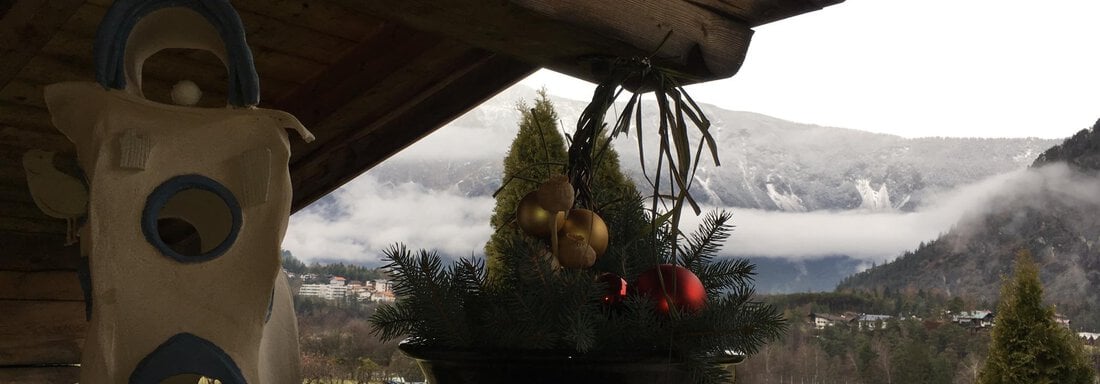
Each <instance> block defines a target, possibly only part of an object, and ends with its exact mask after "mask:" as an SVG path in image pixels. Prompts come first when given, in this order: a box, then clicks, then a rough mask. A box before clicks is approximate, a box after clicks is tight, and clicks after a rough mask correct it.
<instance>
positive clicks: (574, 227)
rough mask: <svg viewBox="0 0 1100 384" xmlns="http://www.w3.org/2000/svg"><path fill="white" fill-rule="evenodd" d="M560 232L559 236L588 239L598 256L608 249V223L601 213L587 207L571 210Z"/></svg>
mask: <svg viewBox="0 0 1100 384" xmlns="http://www.w3.org/2000/svg"><path fill="white" fill-rule="evenodd" d="M558 233H559V236H565V235H576V236H581V237H583V238H585V239H588V245H590V246H591V247H592V249H594V250H595V251H596V256H602V255H603V253H604V252H606V251H607V242H608V239H609V235H608V233H607V224H604V222H603V219H601V218H600V215H597V214H596V213H595V212H592V211H589V210H587V209H580V208H578V209H574V210H572V211H569V216H568V217H566V218H565V225H564V226H563V227H562V228H561V231H560V232H558Z"/></svg>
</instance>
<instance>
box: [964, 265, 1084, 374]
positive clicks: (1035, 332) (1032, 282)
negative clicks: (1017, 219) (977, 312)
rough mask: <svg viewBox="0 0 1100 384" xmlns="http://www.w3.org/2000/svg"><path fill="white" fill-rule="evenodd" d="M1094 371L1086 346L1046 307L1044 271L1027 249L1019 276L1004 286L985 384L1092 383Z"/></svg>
mask: <svg viewBox="0 0 1100 384" xmlns="http://www.w3.org/2000/svg"><path fill="white" fill-rule="evenodd" d="M1093 376H1094V373H1093V371H1092V368H1091V367H1090V365H1089V362H1088V360H1087V358H1086V356H1085V352H1084V349H1083V346H1082V345H1081V342H1080V341H1079V340H1077V338H1076V337H1075V336H1074V335H1073V334H1072V333H1071V332H1070V330H1069V329H1067V328H1066V327H1063V326H1062V325H1060V324H1058V323H1057V322H1056V321H1054V308H1053V307H1051V306H1047V305H1043V286H1042V283H1041V282H1040V281H1039V268H1038V267H1037V266H1036V265H1035V263H1034V262H1033V261H1032V260H1031V253H1030V252H1028V251H1026V250H1024V251H1020V253H1019V254H1017V256H1016V272H1015V275H1014V276H1013V277H1012V279H1011V280H1006V281H1005V283H1004V286H1002V287H1001V303H1000V304H999V305H998V306H997V321H996V323H995V324H994V326H993V333H992V340H991V341H990V346H989V358H988V359H987V360H986V362H985V366H983V367H982V371H981V374H980V375H979V376H978V383H979V384H1037V383H1052V384H1053V383H1058V384H1078V383H1080V384H1088V383H1092V382H1093Z"/></svg>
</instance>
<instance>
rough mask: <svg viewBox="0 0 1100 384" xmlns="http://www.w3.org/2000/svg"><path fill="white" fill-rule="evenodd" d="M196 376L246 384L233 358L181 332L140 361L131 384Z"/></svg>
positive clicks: (209, 343) (215, 346)
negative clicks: (185, 375)
mask: <svg viewBox="0 0 1100 384" xmlns="http://www.w3.org/2000/svg"><path fill="white" fill-rule="evenodd" d="M184 374H193V375H202V376H206V377H209V378H212V379H218V380H220V381H221V382H222V384H246V382H245V380H244V375H243V374H242V373H241V369H240V368H239V367H237V364H236V363H234V362H233V358H231V357H229V355H228V354H226V353H225V351H223V350H222V349H221V348H219V347H218V346H217V345H215V344H214V343H211V342H209V341H207V340H206V339H203V338H201V337H198V336H195V335H192V334H190V333H186V332H185V333H178V334H176V335H175V336H172V337H171V338H169V339H168V341H165V342H164V344H161V345H160V346H159V347H157V349H156V350H154V351H153V353H150V354H148V355H146V356H145V358H143V359H141V362H140V363H138V365H137V367H136V368H134V372H133V373H131V374H130V384H159V383H160V382H161V381H163V380H164V379H167V378H169V377H172V376H176V375H184Z"/></svg>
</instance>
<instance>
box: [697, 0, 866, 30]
mask: <svg viewBox="0 0 1100 384" xmlns="http://www.w3.org/2000/svg"><path fill="white" fill-rule="evenodd" d="M684 1H687V2H689V3H692V4H695V5H697V6H699V7H701V8H705V9H709V10H711V11H714V12H717V13H720V14H724V15H727V16H729V17H733V18H736V19H739V20H745V22H746V23H748V25H749V26H750V27H756V26H760V25H763V24H768V23H773V22H776V21H779V20H782V19H786V18H788V17H793V16H798V15H801V14H803V13H808V12H813V11H818V10H821V9H822V8H825V7H828V6H830V5H836V4H840V3H842V2H844V0H767V1H762V0H684Z"/></svg>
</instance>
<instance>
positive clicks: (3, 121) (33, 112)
mask: <svg viewBox="0 0 1100 384" xmlns="http://www.w3.org/2000/svg"><path fill="white" fill-rule="evenodd" d="M0 125H4V126H13V127H19V128H20V129H35V130H38V131H42V132H57V129H55V128H54V127H53V124H52V123H50V112H49V111H47V110H46V109H44V108H36V107H33V106H27V105H22V104H13V103H8V102H4V101H0Z"/></svg>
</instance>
